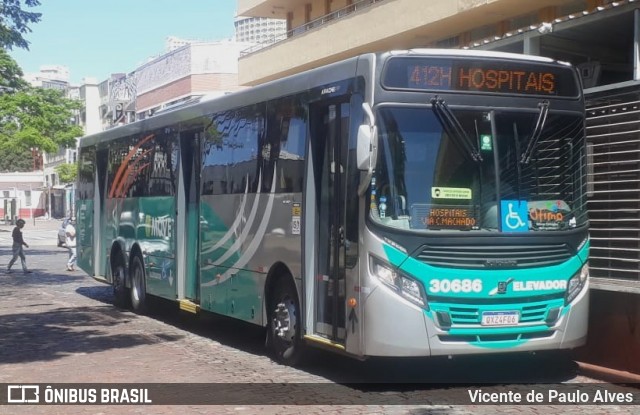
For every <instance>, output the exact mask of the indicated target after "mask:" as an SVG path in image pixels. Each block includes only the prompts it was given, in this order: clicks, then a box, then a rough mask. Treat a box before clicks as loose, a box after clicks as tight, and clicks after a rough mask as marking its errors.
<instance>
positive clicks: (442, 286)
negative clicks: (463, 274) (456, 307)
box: [429, 278, 482, 294]
mask: <svg viewBox="0 0 640 415" xmlns="http://www.w3.org/2000/svg"><path fill="white" fill-rule="evenodd" d="M429 292H431V293H434V294H435V293H445V294H446V293H479V292H482V280H480V279H477V278H476V279H474V280H471V279H453V280H431V281H429Z"/></svg>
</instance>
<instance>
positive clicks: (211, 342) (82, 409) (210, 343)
mask: <svg viewBox="0 0 640 415" xmlns="http://www.w3.org/2000/svg"><path fill="white" fill-rule="evenodd" d="M0 255H1V256H2V257H3V258H6V255H7V249H5V248H0ZM66 258H67V255H66V251H65V250H61V249H57V248H54V247H44V246H43V247H38V248H37V249H33V250H30V252H29V253H28V257H27V261H28V263H29V265H30V267H32V268H33V269H35V270H36V271H35V272H34V273H33V274H28V275H23V274H22V273H12V274H6V273H4V272H1V271H0V383H85V382H89V383H95V382H105V383H112V382H113V383H117V382H127V383H145V382H153V383H246V382H249V383H263V384H270V383H291V384H296V383H318V384H321V383H330V384H336V385H337V386H340V385H339V383H341V381H340V379H344V376H343V375H345V374H346V375H354V376H356V377H355V379H356V380H357V379H362V378H359V377H358V376H364V377H365V379H367V377H366V376H368V375H367V371H366V370H368V369H367V366H366V365H364V364H361V363H360V362H357V361H354V360H351V359H347V358H342V357H339V356H335V355H327V354H318V355H312V356H317V358H318V360H314V361H312V362H311V363H310V365H309V367H308V368H303V369H302V370H300V369H296V368H291V367H285V366H281V365H279V364H276V363H274V362H273V361H272V360H271V359H270V358H269V357H268V356H267V355H266V354H265V351H264V349H263V340H262V337H261V331H260V330H256V329H255V328H250V327H247V326H245V325H242V324H240V323H238V322H234V321H230V320H228V319H220V318H214V317H207V316H204V317H202V318H200V319H198V318H195V317H194V316H191V315H180V314H175V313H172V312H170V311H164V310H163V309H166V308H169V306H168V305H167V304H166V303H160V304H159V306H160V308H161V310H160V311H158V312H157V313H156V314H154V315H153V316H152V317H147V316H138V315H135V314H133V313H131V312H128V311H125V310H120V309H118V308H115V307H114V306H113V305H112V295H111V290H110V287H108V286H106V285H103V284H100V283H98V282H96V281H94V280H93V279H92V278H90V277H88V276H86V275H85V274H84V273H83V272H79V271H76V272H66V271H64V266H65V262H66ZM213 327H215V330H214V329H212V328H213ZM405 366H406V365H405ZM426 367H427V369H425V370H428V367H429V366H426ZM434 367H435V368H437V367H438V366H434ZM375 368H376V367H375V366H374V370H375ZM409 369H410V368H408V369H405V368H404V366H402V365H398V366H393V365H392V366H388V367H386V369H383V370H386V371H387V372H388V373H389V374H390V375H391V376H393V373H394V372H398V373H409V372H408V371H407V372H403V371H405V370H409ZM552 369H553V368H548V370H552ZM432 370H433V369H432ZM436 370H437V369H436ZM425 373H426V372H425ZM443 375H445V373H441V374H440V375H438V374H437V373H431V374H429V376H431V378H436V379H437V378H439V377H442V376H443ZM398 379H400V380H402V379H404V377H398ZM469 379H470V378H469ZM573 381H575V382H585V379H584V378H575V379H574V380H573ZM467 382H473V381H472V380H468V381H467ZM506 387H517V386H508V385H507V386H506ZM344 388H347V389H346V390H347V392H348V391H349V389H348V387H347V386H344ZM433 388H435V389H434V390H433V391H432V392H430V393H433V396H434V397H435V399H437V396H439V394H443V393H459V394H464V393H466V389H465V387H464V386H456V385H448V386H444V387H439V388H438V386H437V385H436V386H434V387H433ZM447 391H449V392H447ZM255 393H260V389H259V388H258V389H256V391H255ZM357 393H359V392H358V391H357V390H354V391H353V395H354V399H355V395H356V394H357ZM345 396H349V394H348V393H347V394H345ZM410 396H411V395H410V394H408V395H407V402H408V403H411V402H412V401H411V398H410ZM292 399H294V398H292V397H291V396H283V399H282V402H283V403H286V402H292ZM345 400H346V401H345V402H344V403H341V404H340V405H331V406H328V405H322V406H317V405H314V406H295V405H289V406H286V405H274V406H267V405H260V406H249V405H228V406H195V405H189V406H160V405H154V406H147V407H144V406H136V405H129V406H117V407H116V406H81V405H78V406H68V405H62V406H55V405H54V406H52V405H37V406H0V414H33V415H39V414H47V415H48V414H69V415H76V414H141V413H154V414H173V413H176V414H181V415H186V414H205V413H223V414H253V413H261V414H263V413H264V414H297V413H302V412H303V413H305V414H330V413H337V414H356V413H357V414H365V413H366V414H369V413H378V414H383V413H384V414H396V413H398V414H399V413H408V414H414V415H418V414H441V415H444V414H452V415H457V414H471V413H474V414H478V415H484V414H493V413H496V412H498V411H500V412H511V413H519V414H539V413H540V414H541V413H545V414H546V413H562V414H565V415H570V414H582V413H593V411H597V412H598V413H612V412H615V413H618V414H632V413H638V411H637V409H638V408H637V407H636V408H634V407H629V406H607V407H594V406H590V407H589V406H564V407H562V406H549V405H546V406H535V407H527V406H500V407H497V406H479V405H467V406H452V405H430V406H424V405H402V406H388V405H357V406H354V405H349V402H348V399H345Z"/></svg>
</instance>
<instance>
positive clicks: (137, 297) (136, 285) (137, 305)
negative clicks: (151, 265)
mask: <svg viewBox="0 0 640 415" xmlns="http://www.w3.org/2000/svg"><path fill="white" fill-rule="evenodd" d="M129 276H130V278H131V289H130V290H129V292H130V294H131V308H132V309H133V311H135V312H136V313H138V314H144V313H146V312H147V284H146V281H145V277H144V266H143V265H142V259H141V258H140V256H139V255H135V256H134V257H133V258H132V260H131V267H130V272H129Z"/></svg>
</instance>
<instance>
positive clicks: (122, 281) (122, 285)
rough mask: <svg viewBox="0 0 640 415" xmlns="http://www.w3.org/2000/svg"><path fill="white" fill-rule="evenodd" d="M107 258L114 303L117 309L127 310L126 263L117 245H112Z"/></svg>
mask: <svg viewBox="0 0 640 415" xmlns="http://www.w3.org/2000/svg"><path fill="white" fill-rule="evenodd" d="M109 258H110V261H109V269H110V272H111V285H112V287H113V299H114V303H115V305H116V306H118V307H122V308H128V306H129V288H128V287H127V286H128V285H129V282H128V281H127V265H126V264H127V261H126V259H125V254H124V251H123V250H122V247H121V246H120V244H119V243H117V242H116V243H114V244H113V246H112V247H111V255H110V256H109Z"/></svg>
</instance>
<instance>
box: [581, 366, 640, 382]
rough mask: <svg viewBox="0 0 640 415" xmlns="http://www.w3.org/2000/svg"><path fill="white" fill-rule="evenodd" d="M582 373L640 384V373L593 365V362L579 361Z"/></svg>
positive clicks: (614, 380)
mask: <svg viewBox="0 0 640 415" xmlns="http://www.w3.org/2000/svg"><path fill="white" fill-rule="evenodd" d="M576 363H577V364H578V370H579V372H580V374H582V375H584V376H587V377H590V378H594V379H598V380H601V381H604V382H611V383H636V384H638V385H640V375H639V374H636V373H631V372H626V371H624V370H617V369H611V368H608V367H604V366H598V365H593V364H591V363H585V362H578V361H576Z"/></svg>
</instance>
